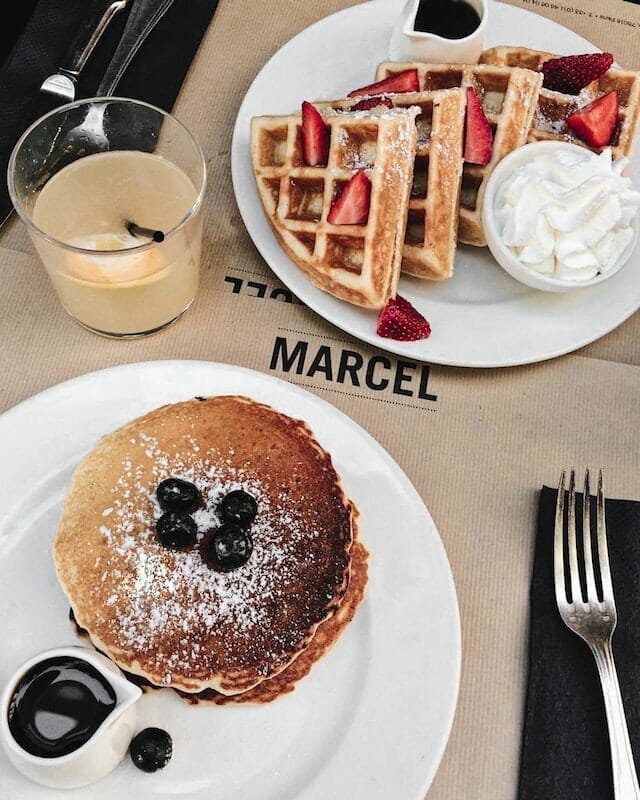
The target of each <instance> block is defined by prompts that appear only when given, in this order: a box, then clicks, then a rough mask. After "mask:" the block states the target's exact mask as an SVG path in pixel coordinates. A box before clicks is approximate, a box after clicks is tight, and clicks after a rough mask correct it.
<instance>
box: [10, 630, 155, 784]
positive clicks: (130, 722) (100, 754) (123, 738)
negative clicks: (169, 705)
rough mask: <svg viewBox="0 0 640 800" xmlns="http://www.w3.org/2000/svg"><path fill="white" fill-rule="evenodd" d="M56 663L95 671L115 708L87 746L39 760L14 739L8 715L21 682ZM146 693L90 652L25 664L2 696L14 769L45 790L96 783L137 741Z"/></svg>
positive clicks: (70, 651) (70, 650)
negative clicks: (61, 660)
mask: <svg viewBox="0 0 640 800" xmlns="http://www.w3.org/2000/svg"><path fill="white" fill-rule="evenodd" d="M57 658H69V659H77V660H79V661H84V662H85V663H86V664H88V665H90V666H91V667H94V668H95V669H96V670H97V671H98V673H99V674H100V675H101V676H102V678H103V679H104V680H105V681H106V682H107V683H108V684H109V685H110V686H111V688H112V689H113V691H114V693H115V706H114V707H113V709H112V710H111V711H110V713H109V715H108V716H107V717H106V718H105V719H104V720H103V722H102V723H101V724H100V726H99V727H98V728H97V730H96V731H95V732H94V733H93V734H92V735H91V737H90V738H89V739H88V741H86V742H84V744H82V745H81V746H80V747H78V748H77V749H75V750H73V751H72V752H70V753H67V754H66V755H60V756H55V757H43V756H36V755H32V754H31V753H29V752H28V751H27V750H25V749H24V748H23V747H22V746H21V745H20V744H18V742H17V741H16V739H15V738H14V736H13V734H12V732H11V728H10V726H9V709H10V706H11V702H12V700H13V698H14V695H15V692H16V688H17V687H18V685H19V683H20V681H21V680H22V678H23V677H24V676H25V675H26V674H27V673H28V672H29V671H30V670H31V669H33V668H35V667H37V666H38V664H41V663H43V662H46V661H49V660H51V659H57ZM141 695H142V691H141V689H140V688H139V687H138V686H136V685H135V684H133V683H131V682H130V681H128V680H126V678H125V677H124V676H123V674H122V672H120V670H119V669H118V667H117V666H116V665H115V664H114V663H113V662H112V661H111V660H110V659H108V658H106V656H103V655H101V654H100V653H98V652H97V651H95V650H93V649H90V648H88V647H80V646H70V647H57V648H54V649H51V650H46V651H44V652H42V653H39V654H38V655H36V656H34V657H33V658H30V659H29V660H28V661H25V662H24V663H23V664H22V665H21V666H20V667H19V668H18V669H17V670H16V671H15V672H14V673H13V675H12V676H11V678H10V679H9V681H8V682H7V685H6V687H5V689H4V692H3V694H2V701H1V706H0V713H1V715H2V718H1V719H0V739H1V741H2V746H3V748H4V751H5V753H6V755H7V757H8V759H9V761H10V762H11V763H12V764H13V765H14V767H15V768H16V769H17V770H19V771H20V772H21V773H22V774H23V775H25V776H26V777H28V778H30V779H31V780H33V781H35V782H36V783H39V784H41V785H43V786H49V787H51V788H56V789H73V788H76V787H79V786H86V785H88V784H90V783H94V782H95V781H97V780H99V779H100V778H102V777H104V776H105V775H106V774H107V773H109V772H111V770H113V769H114V768H115V767H116V766H117V765H118V764H119V762H120V761H121V760H122V759H123V757H124V755H125V754H126V752H127V749H128V747H129V743H130V742H131V739H132V737H133V730H134V726H135V721H136V708H135V704H136V702H137V700H138V699H139V698H140V697H141Z"/></svg>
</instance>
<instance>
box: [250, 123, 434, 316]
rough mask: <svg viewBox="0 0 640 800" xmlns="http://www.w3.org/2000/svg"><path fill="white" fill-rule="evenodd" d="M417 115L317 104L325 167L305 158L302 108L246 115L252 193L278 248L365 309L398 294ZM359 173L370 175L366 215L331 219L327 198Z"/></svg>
mask: <svg viewBox="0 0 640 800" xmlns="http://www.w3.org/2000/svg"><path fill="white" fill-rule="evenodd" d="M418 113H419V109H418V108H416V107H409V108H398V109H395V108H394V109H388V108H384V109H381V110H375V109H372V110H371V111H355V112H348V113H344V112H337V111H333V110H330V109H326V108H325V109H322V116H323V119H324V122H325V124H326V125H327V127H328V128H329V136H330V144H329V154H328V158H327V163H326V165H323V166H308V165H307V164H306V163H305V161H304V157H303V145H302V118H301V115H300V114H291V115H285V116H259V117H254V118H253V119H252V120H251V155H252V161H253V169H254V174H255V177H256V182H257V187H258V192H259V194H260V199H261V201H262V205H263V208H264V211H265V213H266V215H267V217H268V218H269V221H270V222H271V224H272V226H273V229H274V231H275V233H276V235H277V237H278V238H279V240H280V242H281V244H282V246H283V248H284V250H285V251H286V252H287V254H288V255H289V257H290V258H291V259H292V260H293V261H294V262H295V263H296V264H297V265H298V267H299V268H300V269H301V270H302V271H303V272H304V273H305V274H306V275H307V276H308V277H309V279H310V280H311V281H312V282H313V283H314V284H315V285H316V286H318V287H319V288H320V289H323V290H324V291H327V292H329V293H331V294H332V295H334V296H336V297H339V298H341V299H343V300H346V301H348V302H350V303H354V304H356V305H360V306H363V307H366V308H382V307H384V305H385V304H386V303H387V301H388V300H389V298H391V297H394V296H395V294H396V288H397V283H398V277H399V274H400V265H401V259H402V249H403V242H404V235H405V228H406V224H407V212H408V204H409V194H410V191H411V185H412V178H413V167H414V160H415V154H416V141H417V130H416V124H415V119H416V116H417V114H418ZM358 171H364V172H365V173H366V175H367V176H368V178H369V180H370V182H371V195H370V205H369V214H368V219H367V221H366V222H364V223H361V224H346V225H345V224H343V225H336V224H331V223H330V222H329V221H328V219H327V216H328V214H329V211H330V209H331V207H332V205H333V203H334V202H335V200H336V198H337V197H339V195H340V194H341V192H342V191H343V190H344V187H345V186H346V184H347V183H348V182H349V181H350V180H351V178H352V177H353V176H354V174H356V173H357V172H358Z"/></svg>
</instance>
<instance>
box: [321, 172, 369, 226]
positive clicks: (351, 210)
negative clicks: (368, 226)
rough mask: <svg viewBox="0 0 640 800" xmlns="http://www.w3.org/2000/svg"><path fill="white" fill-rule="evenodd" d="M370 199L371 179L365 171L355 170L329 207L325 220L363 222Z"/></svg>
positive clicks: (367, 215) (337, 223)
mask: <svg viewBox="0 0 640 800" xmlns="http://www.w3.org/2000/svg"><path fill="white" fill-rule="evenodd" d="M370 200H371V181H370V180H369V178H368V177H367V175H366V173H365V172H362V171H360V172H356V174H355V175H354V176H353V178H351V180H350V181H349V183H347V184H345V186H344V189H343V190H342V193H341V194H340V197H338V199H337V200H336V201H335V202H334V203H333V205H332V206H331V208H330V209H329V213H328V214H327V220H328V221H329V222H330V223H331V224H332V225H361V224H364V223H365V222H366V221H367V219H368V218H369V202H370Z"/></svg>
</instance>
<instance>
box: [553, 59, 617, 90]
mask: <svg viewBox="0 0 640 800" xmlns="http://www.w3.org/2000/svg"><path fill="white" fill-rule="evenodd" d="M612 64H613V56H612V55H611V53H584V54H583V55H579V56H561V57H560V58H550V59H549V60H548V61H545V62H544V64H543V65H542V74H543V75H544V79H543V81H542V85H543V86H544V87H545V89H552V90H553V91H555V92H564V93H565V94H578V92H579V91H580V89H584V87H585V86H587V85H588V84H590V83H591V81H595V79H596V78H599V77H600V76H601V75H602V74H603V73H605V72H606V71H607V70H608V69H609V67H610V66H611V65H612Z"/></svg>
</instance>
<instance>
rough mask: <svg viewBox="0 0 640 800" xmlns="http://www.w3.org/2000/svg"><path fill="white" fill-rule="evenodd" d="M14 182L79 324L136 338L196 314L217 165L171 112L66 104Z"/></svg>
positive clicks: (33, 138) (44, 128) (32, 139)
mask: <svg viewBox="0 0 640 800" xmlns="http://www.w3.org/2000/svg"><path fill="white" fill-rule="evenodd" d="M7 177H8V187H9V193H10V196H11V200H12V202H13V204H14V207H15V209H16V211H17V212H18V214H19V215H20V217H21V218H22V220H23V221H24V223H25V224H26V226H27V230H28V232H29V235H30V237H31V240H32V242H33V244H34V247H35V249H36V251H37V253H38V255H39V256H40V259H41V261H42V263H43V265H44V267H45V269H46V271H47V273H48V275H49V277H50V279H51V283H52V285H53V287H54V289H55V291H56V292H57V295H58V297H59V299H60V302H61V303H62V305H63V307H64V308H65V310H66V311H67V313H68V314H69V315H70V316H71V317H72V318H73V319H74V320H75V321H76V322H78V323H80V325H82V326H84V327H85V328H87V329H89V330H90V331H93V332H94V333H97V334H101V335H103V336H110V337H115V338H135V337H140V336H146V335H148V334H151V333H155V332H157V331H159V330H162V329H163V328H166V327H167V326H168V325H170V324H171V323H173V322H175V321H176V320H177V319H178V318H179V317H180V316H182V314H184V312H185V311H186V310H187V309H188V308H189V306H190V305H191V303H192V302H193V300H194V298H195V296H196V292H197V289H198V282H199V272H200V252H201V243H202V213H201V210H202V198H203V195H204V191H205V185H206V165H205V159H204V156H203V153H202V150H201V148H200V146H199V144H198V142H197V141H196V140H195V139H194V137H193V136H192V134H191V133H190V132H189V131H188V130H187V128H186V127H185V126H184V125H183V124H182V123H181V122H179V121H178V120H177V119H176V118H175V117H174V116H173V115H172V114H169V113H167V112H165V111H163V110H161V109H160V108H157V107H155V106H152V105H150V104H148V103H144V102H142V101H138V100H132V99H129V98H121V97H104V98H90V99H86V100H80V101H76V102H73V103H68V104H66V105H63V106H60V107H59V108H57V109H55V110H53V111H51V112H49V113H48V114H46V115H44V116H43V117H41V118H40V119H38V120H37V121H36V122H34V123H33V124H32V125H31V126H30V127H29V128H28V129H27V130H26V131H25V132H24V134H23V135H22V136H21V138H20V139H19V141H18V142H17V143H16V145H15V147H14V149H13V152H12V154H11V158H10V160H9V166H8V176H7Z"/></svg>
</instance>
